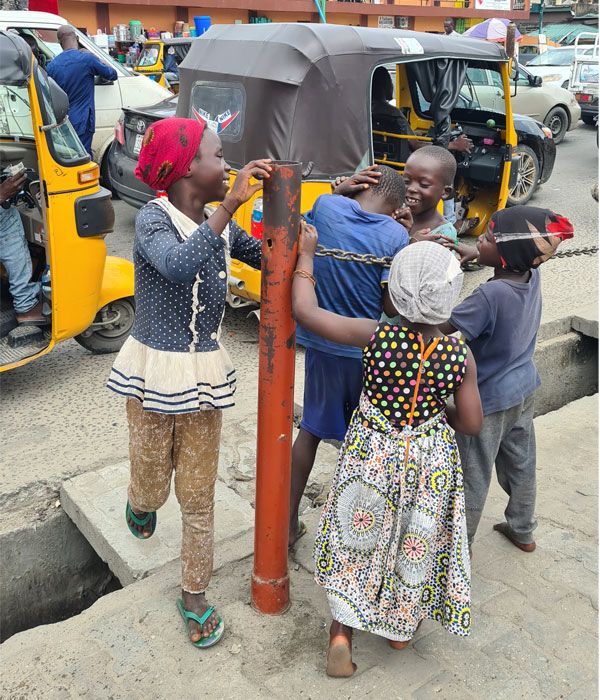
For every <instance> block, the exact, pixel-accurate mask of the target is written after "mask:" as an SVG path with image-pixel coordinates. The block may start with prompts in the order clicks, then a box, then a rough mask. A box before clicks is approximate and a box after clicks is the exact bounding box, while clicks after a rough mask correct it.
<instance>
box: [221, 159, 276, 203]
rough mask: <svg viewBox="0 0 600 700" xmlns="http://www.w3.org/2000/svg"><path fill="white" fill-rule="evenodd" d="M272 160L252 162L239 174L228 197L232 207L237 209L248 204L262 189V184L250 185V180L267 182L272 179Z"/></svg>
mask: <svg viewBox="0 0 600 700" xmlns="http://www.w3.org/2000/svg"><path fill="white" fill-rule="evenodd" d="M270 164H271V159H270V158H262V159H261V160H251V161H250V162H249V163H247V164H246V165H245V166H244V167H243V168H242V169H241V170H240V171H239V172H238V174H237V176H236V178H235V182H234V183H233V187H232V188H231V191H230V192H229V194H228V195H227V200H228V203H229V204H230V206H232V207H233V208H235V209H237V208H238V207H239V206H241V205H242V204H244V202H247V201H248V200H249V199H250V198H251V197H252V196H253V195H254V194H255V193H256V192H258V191H259V190H260V189H262V182H257V183H256V184H254V185H251V184H250V178H253V177H254V178H256V179H257V180H259V181H261V180H266V179H268V178H269V177H271V170H272V167H271V165H270Z"/></svg>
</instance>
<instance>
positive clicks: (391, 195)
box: [371, 165, 406, 209]
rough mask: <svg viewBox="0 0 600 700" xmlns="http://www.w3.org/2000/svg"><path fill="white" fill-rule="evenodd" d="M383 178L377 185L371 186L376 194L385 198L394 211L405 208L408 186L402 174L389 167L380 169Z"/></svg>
mask: <svg viewBox="0 0 600 700" xmlns="http://www.w3.org/2000/svg"><path fill="white" fill-rule="evenodd" d="M378 170H379V172H380V173H381V177H380V178H379V182H378V183H377V184H376V185H371V191H372V192H373V193H374V194H377V195H379V196H380V197H383V198H384V199H385V201H386V202H387V203H388V204H389V205H390V206H391V207H393V208H394V209H400V207H402V206H404V198H405V196H406V186H405V184H404V180H403V179H402V177H401V175H400V173H398V171H396V170H394V169H393V168H390V167H389V166H387V165H380V166H379V167H378Z"/></svg>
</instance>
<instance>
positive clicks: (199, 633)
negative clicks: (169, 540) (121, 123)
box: [108, 117, 271, 647]
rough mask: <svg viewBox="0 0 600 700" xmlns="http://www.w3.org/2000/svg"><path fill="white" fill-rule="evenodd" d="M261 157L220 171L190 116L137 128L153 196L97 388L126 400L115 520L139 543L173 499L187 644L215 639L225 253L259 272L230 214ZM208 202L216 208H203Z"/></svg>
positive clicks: (229, 402) (249, 188)
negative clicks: (129, 304)
mask: <svg viewBox="0 0 600 700" xmlns="http://www.w3.org/2000/svg"><path fill="white" fill-rule="evenodd" d="M269 163H270V161H269V160H256V161H252V162H251V163H249V164H248V165H246V167H244V168H242V169H241V170H240V171H239V173H238V174H237V177H236V179H235V183H234V184H233V187H232V188H231V190H229V172H230V167H229V165H228V164H227V163H226V161H225V160H224V158H223V150H222V146H221V141H220V139H219V137H218V136H217V135H216V134H215V133H214V132H212V131H210V130H209V129H207V128H206V127H205V124H203V123H201V122H199V121H196V120H193V119H180V118H177V117H172V118H169V119H164V120H161V121H158V122H156V123H154V124H152V125H151V126H150V127H149V128H148V129H147V131H146V134H145V136H144V141H143V145H142V150H141V152H140V157H139V162H138V167H137V169H136V176H137V177H138V178H139V179H140V180H142V182H144V183H146V184H147V185H148V186H149V187H151V188H152V189H154V190H158V191H162V193H166V195H167V196H159V197H157V198H156V199H153V200H152V201H151V202H148V204H146V205H145V206H144V207H142V209H140V211H139V213H138V215H137V218H136V223H135V230H136V233H135V241H134V247H133V261H134V266H135V304H136V315H135V322H134V325H133V329H132V331H131V336H130V337H129V338H128V340H127V341H126V343H125V344H124V345H123V348H122V349H121V352H120V353H119V355H118V357H117V359H116V360H115V363H114V366H113V368H112V371H111V374H110V377H109V379H108V386H109V388H110V389H112V390H113V391H115V392H116V393H117V394H119V395H121V396H125V397H126V399H127V420H128V424H129V436H130V438H129V453H130V462H131V477H130V483H129V489H128V501H127V507H126V522H127V526H128V528H129V530H130V531H131V533H132V534H133V535H134V536H135V537H137V538H139V539H147V538H149V537H151V536H152V535H153V533H154V530H155V529H156V524H157V516H156V511H157V510H158V509H159V508H160V506H162V505H163V504H164V503H165V501H166V500H167V497H168V495H169V490H170V486H171V477H172V475H173V472H175V479H174V481H175V494H176V496H177V500H178V501H179V504H180V507H181V513H182V520H183V530H182V543H181V566H182V598H181V600H179V601H178V603H177V605H178V608H179V611H180V613H181V615H182V617H183V618H184V620H185V622H186V624H188V626H189V634H190V639H191V641H192V643H193V644H194V645H195V646H197V647H208V646H212V645H213V644H216V643H217V642H218V641H219V639H220V638H221V636H222V634H223V630H224V626H223V621H222V620H221V618H220V617H219V615H218V614H217V613H216V612H215V609H214V608H213V607H212V606H211V605H209V603H208V602H207V600H206V598H205V591H206V588H207V586H208V583H209V581H210V577H211V574H212V567H213V511H214V490H215V481H216V476H217V464H218V458H219V442H220V434H221V417H222V409H224V408H228V407H230V406H233V405H234V401H233V395H234V392H235V382H236V380H235V370H234V368H233V365H232V363H231V360H230V359H229V356H228V354H227V352H226V350H225V349H224V348H223V347H222V346H221V345H220V343H219V337H220V330H221V321H222V319H223V314H224V311H225V300H226V295H227V284H228V268H229V261H230V258H231V257H234V258H236V259H237V260H241V261H242V262H245V263H247V264H249V265H251V266H252V267H254V268H259V267H260V262H261V251H260V242H259V241H257V240H256V239H254V238H251V237H250V236H248V234H246V233H245V232H244V231H243V230H242V229H241V228H240V227H239V226H238V225H237V224H236V223H235V222H234V221H233V218H232V217H233V215H234V213H235V211H236V210H237V209H238V207H240V206H241V205H242V204H243V203H244V202H246V201H248V200H249V199H250V198H251V197H252V196H253V195H254V194H255V193H256V192H257V191H258V190H259V189H260V187H261V185H260V184H250V178H251V177H255V178H259V179H265V178H268V177H269V173H270V170H271V166H270V165H269ZM209 202H220V204H219V206H218V207H217V208H216V209H215V210H214V211H209V210H208V209H207V208H206V205H207V204H208V203H209Z"/></svg>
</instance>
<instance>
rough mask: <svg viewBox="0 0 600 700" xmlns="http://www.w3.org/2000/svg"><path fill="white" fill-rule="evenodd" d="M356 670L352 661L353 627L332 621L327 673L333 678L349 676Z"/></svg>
mask: <svg viewBox="0 0 600 700" xmlns="http://www.w3.org/2000/svg"><path fill="white" fill-rule="evenodd" d="M354 671H356V664H355V663H352V628H351V627H348V626H347V625H342V624H341V623H340V622H336V621H335V620H333V621H332V623H331V627H330V628H329V649H328V650H327V675H328V676H331V677H332V678H348V677H349V676H351V675H352V674H353V673H354Z"/></svg>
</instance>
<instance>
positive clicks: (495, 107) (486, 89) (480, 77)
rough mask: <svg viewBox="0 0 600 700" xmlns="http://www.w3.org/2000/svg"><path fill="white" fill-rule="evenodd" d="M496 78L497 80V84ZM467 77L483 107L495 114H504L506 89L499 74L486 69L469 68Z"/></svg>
mask: <svg viewBox="0 0 600 700" xmlns="http://www.w3.org/2000/svg"><path fill="white" fill-rule="evenodd" d="M494 76H496V78H497V81H496V83H495V77H494ZM467 77H468V79H469V80H470V81H471V84H472V85H473V89H474V92H475V94H476V95H477V99H478V100H479V104H480V105H481V106H482V107H485V108H487V109H490V110H492V111H494V112H501V113H503V112H504V88H503V87H502V79H501V78H500V74H499V73H494V71H490V70H487V69H485V68H468V69H467ZM498 86H499V87H498Z"/></svg>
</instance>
